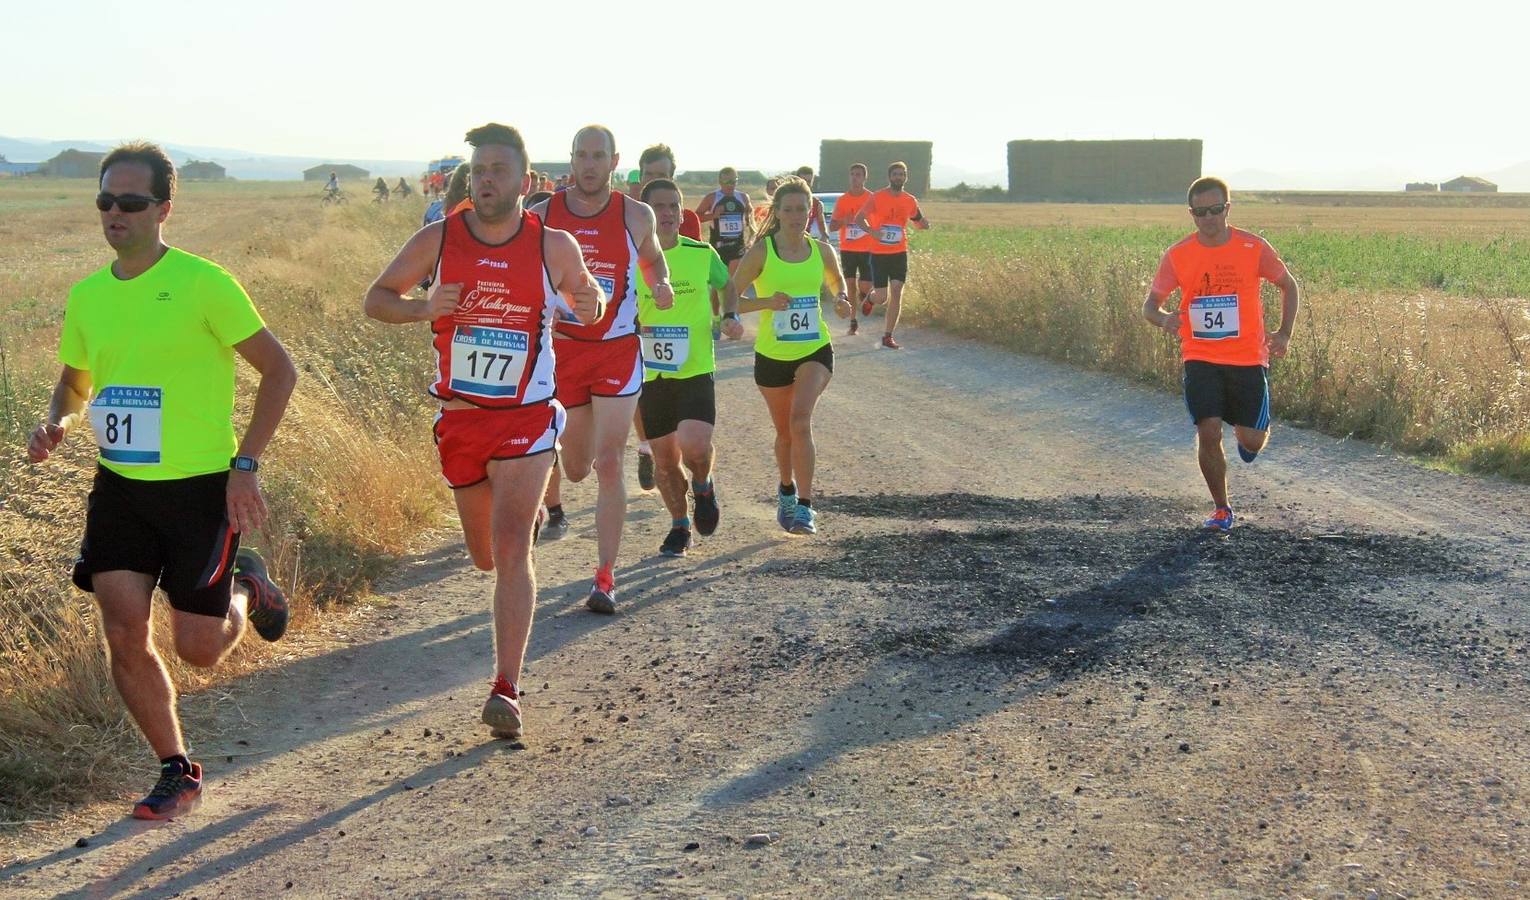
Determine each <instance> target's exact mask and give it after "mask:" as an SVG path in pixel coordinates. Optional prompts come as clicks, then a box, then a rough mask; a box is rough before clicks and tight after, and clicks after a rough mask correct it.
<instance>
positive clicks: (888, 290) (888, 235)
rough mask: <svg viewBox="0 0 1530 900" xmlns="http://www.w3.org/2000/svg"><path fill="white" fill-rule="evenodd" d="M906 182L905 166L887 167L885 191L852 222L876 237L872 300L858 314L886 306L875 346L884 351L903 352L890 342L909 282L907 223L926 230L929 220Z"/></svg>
mask: <svg viewBox="0 0 1530 900" xmlns="http://www.w3.org/2000/svg"><path fill="white" fill-rule="evenodd" d="M907 182H908V164H907V163H901V162H895V163H893V164H892V165H890V166H888V167H887V187H885V188H882V189H881V190H880V191H876V192H874V193H873V194H872V195H871V199H869V200H867V201H866V202H865V203H864V204H863V205H862V206H861V211H860V212H859V213H857V214H856V216H855V219H854V220H853V221H852V222H851V224H853V225H854V226H855V227H857V228H859V229H861V230H862V231H865V232H868V233H872V234H875V235H876V243H875V244H874V245H873V246H872V247H871V282H872V291H871V296H870V297H868V298H866V299H864V300H862V301H861V313H862V314H863V315H868V316H869V315H871V310H872V307H873V305H877V306H880V305H881V304H883V303H886V304H887V325H886V329H887V330H886V331H885V332H884V333H883V334H882V342H881V343H880V344H878V345H877V346H878V347H880V348H882V349H884V350H902V349H903V347H902V345H900V344H899V343H898V342H897V341H896V340H894V339H893V331H894V330H896V329H897V327H898V316H899V314H900V313H901V312H902V310H903V284H904V282H906V281H908V223H909V222H913V223H914V227H915V228H918V229H920V230H921V231H922V230H925V229H927V228H929V227H930V220H929V219H928V218H926V217H925V215H924V213H923V212H921V211H920V209H919V201H918V200H916V199H914V195H913V194H910V193H908V192H907V191H905V190H903V185H904V184H906V183H907Z"/></svg>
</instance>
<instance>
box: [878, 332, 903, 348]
mask: <svg viewBox="0 0 1530 900" xmlns="http://www.w3.org/2000/svg"><path fill="white" fill-rule="evenodd" d="M877 346H878V347H880V348H881V349H883V350H902V349H903V345H902V344H900V343H898V342H897V341H895V340H893V336H892V335H890V334H884V335H882V343H880V344H878V345H877Z"/></svg>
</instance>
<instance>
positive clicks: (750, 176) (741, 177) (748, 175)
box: [675, 169, 765, 185]
mask: <svg viewBox="0 0 1530 900" xmlns="http://www.w3.org/2000/svg"><path fill="white" fill-rule="evenodd" d="M717 171H718V170H717V169H687V170H685V171H684V172H680V173H679V174H677V175H676V176H675V178H676V180H678V181H691V182H696V181H699V182H702V183H703V184H716V183H717ZM738 181H739V184H759V185H763V184H764V183H765V173H764V172H761V171H760V170H758V169H739V170H738Z"/></svg>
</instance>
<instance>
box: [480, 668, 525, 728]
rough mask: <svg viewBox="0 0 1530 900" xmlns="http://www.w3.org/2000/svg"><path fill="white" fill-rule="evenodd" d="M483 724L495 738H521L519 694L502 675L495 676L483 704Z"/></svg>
mask: <svg viewBox="0 0 1530 900" xmlns="http://www.w3.org/2000/svg"><path fill="white" fill-rule="evenodd" d="M483 724H485V725H487V726H489V734H490V735H492V736H494V737H497V738H518V737H520V736H521V692H520V691H518V690H516V689H515V685H514V684H513V683H512V682H511V681H510V680H509V679H507V678H506V677H505V676H504V675H495V676H494V684H493V685H492V686H490V688H489V699H488V700H485V701H484V704H483Z"/></svg>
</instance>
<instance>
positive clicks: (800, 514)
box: [787, 503, 818, 534]
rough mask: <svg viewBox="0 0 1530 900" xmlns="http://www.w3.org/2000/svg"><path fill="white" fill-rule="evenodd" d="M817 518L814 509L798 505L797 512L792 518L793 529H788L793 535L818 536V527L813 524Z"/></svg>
mask: <svg viewBox="0 0 1530 900" xmlns="http://www.w3.org/2000/svg"><path fill="white" fill-rule="evenodd" d="M815 518H816V516H815V515H814V513H813V507H811V506H803V505H802V504H801V503H799V504H797V512H796V513H795V514H794V515H793V517H792V527H790V528H788V529H787V531H790V532H791V533H792V534H817V533H818V526H817V525H815V524H813V520H814V519H815Z"/></svg>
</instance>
